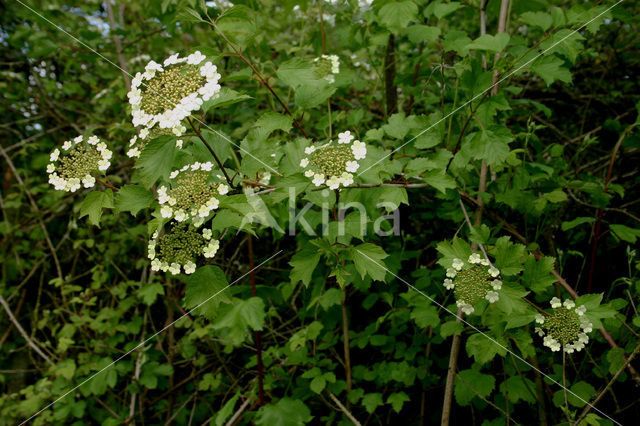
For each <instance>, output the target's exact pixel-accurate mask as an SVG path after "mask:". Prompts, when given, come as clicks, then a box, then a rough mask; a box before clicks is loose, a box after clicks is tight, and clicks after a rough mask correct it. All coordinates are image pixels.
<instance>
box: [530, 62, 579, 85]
mask: <svg viewBox="0 0 640 426" xmlns="http://www.w3.org/2000/svg"><path fill="white" fill-rule="evenodd" d="M531 71H533V72H534V73H535V74H537V75H539V76H540V78H542V79H543V80H544V82H545V83H546V84H547V86H551V84H552V83H553V82H554V81H556V80H560V81H563V82H565V83H571V72H570V71H569V69H568V68H566V67H565V66H564V61H563V60H562V59H560V58H558V57H557V56H555V55H551V56H544V57H542V58H540V59H537V60H536V61H535V62H534V63H533V64H532V65H531Z"/></svg>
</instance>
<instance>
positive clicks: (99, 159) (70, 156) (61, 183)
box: [47, 136, 112, 192]
mask: <svg viewBox="0 0 640 426" xmlns="http://www.w3.org/2000/svg"><path fill="white" fill-rule="evenodd" d="M111 156H112V152H111V151H110V150H109V149H107V144H105V143H104V142H101V141H100V139H99V138H98V137H97V136H90V137H88V138H87V139H86V141H85V138H84V137H83V136H77V137H76V138H74V139H73V140H68V141H66V142H64V143H63V144H62V147H61V148H56V149H54V150H53V151H52V152H51V155H50V157H49V160H50V161H51V163H49V164H48V165H47V173H48V174H49V183H50V184H51V185H53V186H54V188H55V189H59V190H62V191H67V192H75V191H77V190H78V189H80V188H81V187H82V186H84V187H85V188H91V187H92V186H94V185H95V183H96V179H95V177H93V175H92V173H94V172H104V171H105V170H107V169H108V168H109V166H110V165H111V162H110V160H111Z"/></svg>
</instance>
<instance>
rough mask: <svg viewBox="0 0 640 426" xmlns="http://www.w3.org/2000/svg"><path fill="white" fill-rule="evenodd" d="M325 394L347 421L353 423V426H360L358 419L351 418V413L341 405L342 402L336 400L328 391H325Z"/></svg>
mask: <svg viewBox="0 0 640 426" xmlns="http://www.w3.org/2000/svg"><path fill="white" fill-rule="evenodd" d="M327 392H328V393H329V398H331V400H332V401H333V402H334V403H335V404H336V405H337V406H338V407H339V408H340V410H341V411H342V412H343V413H344V415H345V416H347V417H348V418H349V420H351V421H352V422H353V424H354V425H356V426H361V423H360V422H359V421H358V419H356V418H355V417H353V414H351V412H350V411H349V410H347V407H345V406H344V405H343V404H342V402H340V400H339V399H338V398H336V396H335V395H334V394H333V393H331V391H330V390H328V389H327Z"/></svg>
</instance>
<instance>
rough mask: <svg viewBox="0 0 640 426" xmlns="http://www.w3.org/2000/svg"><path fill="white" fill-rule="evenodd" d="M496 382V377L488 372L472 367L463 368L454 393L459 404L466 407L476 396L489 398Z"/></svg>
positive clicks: (459, 373)
mask: <svg viewBox="0 0 640 426" xmlns="http://www.w3.org/2000/svg"><path fill="white" fill-rule="evenodd" d="M495 383H496V379H495V378H494V377H493V376H490V375H488V374H482V373H480V372H479V371H476V370H472V369H469V370H461V371H460V372H458V380H456V381H455V388H454V390H453V395H454V396H455V398H456V402H457V403H458V405H461V406H463V407H464V406H466V405H469V404H470V403H471V401H472V400H473V398H475V397H476V396H480V397H482V398H488V397H489V395H491V392H492V391H493V388H494V387H495Z"/></svg>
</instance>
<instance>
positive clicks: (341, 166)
mask: <svg viewBox="0 0 640 426" xmlns="http://www.w3.org/2000/svg"><path fill="white" fill-rule="evenodd" d="M310 159H311V162H312V163H313V164H314V165H315V166H316V167H317V168H318V169H319V170H320V171H321V172H322V173H323V174H324V175H325V176H342V173H344V171H345V169H346V167H347V166H346V165H347V162H348V161H354V160H355V156H354V155H353V152H352V150H351V147H350V145H348V144H337V145H336V144H333V143H330V144H328V145H325V146H323V147H320V148H317V149H316V150H315V151H314V152H312V153H311V155H310Z"/></svg>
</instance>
